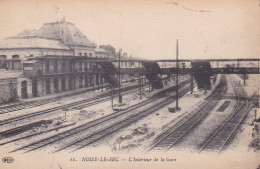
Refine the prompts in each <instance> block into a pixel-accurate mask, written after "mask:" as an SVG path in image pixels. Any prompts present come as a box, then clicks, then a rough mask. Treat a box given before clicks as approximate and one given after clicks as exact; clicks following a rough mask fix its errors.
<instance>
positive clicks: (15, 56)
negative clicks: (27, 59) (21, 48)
mask: <svg viewBox="0 0 260 169" xmlns="http://www.w3.org/2000/svg"><path fill="white" fill-rule="evenodd" d="M6 58H7V57H6V55H0V59H6ZM19 58H20V56H19V55H12V59H19Z"/></svg>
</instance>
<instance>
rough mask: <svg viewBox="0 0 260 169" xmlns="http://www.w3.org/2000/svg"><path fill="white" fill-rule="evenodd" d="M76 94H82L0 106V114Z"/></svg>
mask: <svg viewBox="0 0 260 169" xmlns="http://www.w3.org/2000/svg"><path fill="white" fill-rule="evenodd" d="M104 87H108V86H104ZM98 89H100V87H99V88H98V87H95V88H94V89H86V90H84V92H88V91H92V90H98ZM78 94H82V92H80V93H79V92H76V93H72V94H67V95H65V96H61V97H56V98H52V99H42V100H34V101H24V102H20V103H15V104H12V105H7V106H1V107H0V114H6V113H10V112H14V111H18V110H23V109H28V108H33V107H37V106H41V105H44V104H47V103H51V102H54V101H58V100H61V99H62V98H64V97H71V96H74V95H78Z"/></svg>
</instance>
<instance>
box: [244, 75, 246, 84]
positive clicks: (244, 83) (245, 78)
mask: <svg viewBox="0 0 260 169" xmlns="http://www.w3.org/2000/svg"><path fill="white" fill-rule="evenodd" d="M245 85H246V74H244V86H245Z"/></svg>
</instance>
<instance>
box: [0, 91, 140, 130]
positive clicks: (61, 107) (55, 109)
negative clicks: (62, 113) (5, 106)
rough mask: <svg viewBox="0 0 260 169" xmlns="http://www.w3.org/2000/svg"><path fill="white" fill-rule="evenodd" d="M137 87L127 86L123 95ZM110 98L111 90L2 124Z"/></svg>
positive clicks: (5, 122)
mask: <svg viewBox="0 0 260 169" xmlns="http://www.w3.org/2000/svg"><path fill="white" fill-rule="evenodd" d="M135 89H136V86H134V87H128V88H127V89H126V88H125V89H123V90H122V92H123V95H124V94H129V93H132V92H135ZM127 90H130V91H127ZM109 99H110V92H108V93H106V94H102V95H99V96H96V97H94V98H90V99H86V100H81V101H77V102H73V103H69V104H66V105H61V106H56V107H54V108H50V109H46V110H42V111H38V112H33V113H30V114H25V115H21V116H18V117H12V118H8V119H5V120H2V121H0V126H2V125H5V124H9V123H13V122H17V121H20V120H24V119H28V118H31V117H35V116H39V115H44V114H48V113H51V112H54V111H57V110H61V109H67V108H70V109H81V108H84V107H89V106H92V105H95V104H98V103H101V102H105V101H107V100H109Z"/></svg>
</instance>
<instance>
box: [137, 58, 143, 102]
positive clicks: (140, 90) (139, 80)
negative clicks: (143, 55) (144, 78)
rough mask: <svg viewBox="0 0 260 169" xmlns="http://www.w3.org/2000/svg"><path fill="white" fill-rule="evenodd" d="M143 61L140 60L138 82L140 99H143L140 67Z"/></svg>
mask: <svg viewBox="0 0 260 169" xmlns="http://www.w3.org/2000/svg"><path fill="white" fill-rule="evenodd" d="M140 64H141V62H140V61H139V62H138V70H139V72H138V84H139V92H140V99H142V84H141V67H140Z"/></svg>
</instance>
